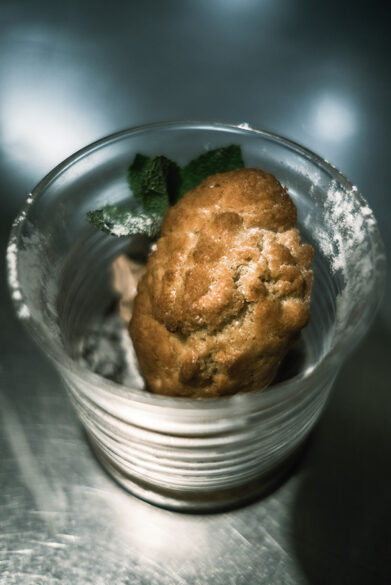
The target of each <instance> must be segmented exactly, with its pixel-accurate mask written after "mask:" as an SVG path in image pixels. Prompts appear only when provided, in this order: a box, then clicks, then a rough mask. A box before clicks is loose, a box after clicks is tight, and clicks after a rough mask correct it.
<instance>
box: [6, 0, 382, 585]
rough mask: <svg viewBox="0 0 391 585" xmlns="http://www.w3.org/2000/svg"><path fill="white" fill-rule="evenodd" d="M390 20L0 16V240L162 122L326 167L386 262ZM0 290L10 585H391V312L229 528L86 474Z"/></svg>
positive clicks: (72, 9) (29, 5)
mask: <svg viewBox="0 0 391 585" xmlns="http://www.w3.org/2000/svg"><path fill="white" fill-rule="evenodd" d="M387 17H389V11H386V9H382V8H380V4H378V3H376V2H375V3H371V4H370V3H363V2H349V1H346V0H345V1H342V2H341V1H340V2H336V1H335V0H330V2H328V3H316V2H310V1H309V0H302V1H298V0H297V1H295V0H274V1H273V0H262V1H259V2H256V1H255V0H242V1H239V0H224V1H223V0H208V1H206V0H199V1H198V2H192V1H191V0H185V1H182V2H181V1H179V0H168V1H166V2H157V1H152V0H144V2H142V3H141V2H124V1H122V2H121V1H119V0H114V2H111V3H110V5H107V4H105V3H96V2H91V1H89V0H87V1H86V2H84V3H80V4H79V3H78V2H76V1H74V0H69V1H68V2H65V3H61V4H58V3H51V2H48V1H42V2H36V1H35V0H33V1H30V2H27V0H24V1H23V0H14V1H12V2H10V1H7V0H3V1H2V2H0V81H1V97H0V140H1V143H0V168H1V181H0V192H1V198H0V207H1V213H0V222H1V233H0V242H1V250H2V254H1V255H2V258H4V253H3V251H4V249H5V245H6V241H7V236H8V231H9V227H10V223H11V221H12V219H13V217H14V215H15V214H16V212H17V210H18V208H19V206H20V205H21V203H22V202H23V200H24V198H25V197H26V195H27V193H28V191H29V190H30V189H31V187H32V186H33V185H34V184H35V183H36V182H37V181H38V180H39V179H40V178H41V177H42V176H43V175H44V174H45V173H46V172H47V171H49V170H50V169H51V168H52V167H53V166H54V165H55V164H56V163H57V162H59V161H60V160H62V159H63V158H64V157H65V156H67V155H68V154H70V153H71V152H73V151H74V150H76V149H77V148H79V147H81V146H83V145H85V144H87V143H89V142H91V141H92V140H94V139H97V138H99V137H101V136H103V135H105V134H108V133H110V132H113V131H115V130H118V129H121V128H125V127H130V126H132V125H138V124H141V123H145V122H151V121H159V120H168V119H181V118H182V119H183V118H193V119H197V118H198V119H208V120H212V119H216V120H223V121H226V120H228V121H240V122H249V123H250V124H253V125H255V126H257V127H260V128H265V129H267V130H271V131H273V132H277V133H281V134H283V135H285V136H287V137H289V138H291V139H293V140H296V141H297V142H300V143H302V144H304V145H305V146H307V147H309V148H311V149H312V150H314V151H315V152H318V153H319V154H321V155H323V156H325V157H326V158H327V159H328V160H330V161H331V162H332V163H333V164H335V165H336V166H337V167H338V168H340V169H341V170H342V171H343V172H344V173H345V174H346V175H347V176H348V177H349V178H350V179H351V180H352V181H353V182H354V183H355V184H357V186H358V187H359V189H360V190H361V191H362V192H363V194H364V195H365V196H366V197H367V199H368V201H369V203H370V205H371V207H372V208H373V209H374V211H375V214H376V215H377V217H378V219H379V223H380V227H381V229H382V231H383V235H384V239H385V242H386V247H387V248H388V249H390V240H391V236H390V231H391V230H389V225H388V224H389V220H388V213H389V212H390V199H389V193H388V191H389V184H390V178H391V177H390V164H389V161H388V141H389V140H390V138H391V132H390V130H391V116H390V110H389V103H390V84H389V56H390V45H391V42H390V35H389V34H388V18H387ZM4 269H5V267H4V260H3V259H2V260H1V281H0V323H1V327H0V349H1V353H0V424H1V426H0V584H1V585H3V584H6V585H30V584H31V585H32V584H34V585H54V584H57V583H61V584H68V583H69V584H72V585H75V584H80V585H88V584H91V585H100V584H102V585H103V584H105V585H106V584H110V585H133V584H134V585H136V584H144V583H145V584H147V583H148V584H150V585H152V584H159V585H160V584H163V585H182V584H199V585H204V584H207V583H208V584H214V585H228V584H230V583H232V584H235V585H236V584H246V585H259V584H265V585H273V584H278V585H280V584H287V585H290V584H299V585H302V584H311V585H312V584H315V585H318V584H325V585H326V584H327V585H328V584H329V583H333V585H338V584H344V585H345V584H350V583H352V584H355V585H358V584H363V585H364V584H371V585H373V584H386V583H390V582H391V499H390V491H391V471H390V457H391V430H390V429H391V427H390V424H389V420H390V418H391V393H390V389H391V383H390V381H391V377H390V368H389V359H390V346H391V344H390V340H391V308H390V304H389V302H388V301H387V299H388V298H389V296H388V295H389V293H390V290H391V289H390V280H388V289H387V293H386V296H385V300H384V302H383V305H382V308H381V311H380V313H379V315H378V317H377V320H376V322H375V324H374V326H373V328H372V330H371V332H370V333H369V335H368V336H367V337H366V339H365V341H364V342H363V343H362V344H361V346H360V347H359V349H358V350H357V351H356V352H355V354H354V355H353V356H352V357H351V358H350V359H349V361H348V362H347V363H346V365H345V366H344V367H343V369H342V371H341V373H340V375H339V377H338V379H337V382H336V385H335V388H334V391H333V393H332V397H331V399H330V401H329V403H328V406H327V408H326V411H325V413H324V415H323V416H322V419H321V421H320V423H319V424H318V426H317V427H316V430H315V431H314V433H313V434H312V436H311V439H310V441H309V443H308V444H307V446H306V449H305V450H304V452H303V454H302V457H301V459H300V461H299V463H298V465H297V466H296V468H295V469H294V471H293V473H292V474H291V476H290V477H289V479H288V480H287V481H286V482H284V483H283V484H282V485H281V486H279V487H278V488H277V489H276V490H274V491H273V492H272V493H270V494H269V495H268V496H266V497H265V498H263V499H262V500H260V501H258V502H255V503H253V504H251V505H248V506H245V507H242V508H240V509H237V510H233V511H230V512H226V513H219V514H210V515H186V514H180V513H174V512H168V511H166V510H162V509H159V508H156V507H153V506H151V505H149V504H146V503H144V502H142V501H139V500H137V499H136V498H134V497H132V496H131V495H129V494H128V493H127V492H125V491H124V490H123V489H122V488H120V487H119V486H118V485H117V484H116V483H115V482H114V481H113V480H112V479H111V478H109V477H108V476H107V475H106V473H105V472H104V471H103V469H102V468H101V467H100V465H99V463H98V462H97V461H96V459H95V458H94V456H93V454H92V452H91V450H90V447H89V445H88V442H87V440H86V437H85V436H84V434H83V431H82V429H81V427H80V424H79V422H78V421H77V419H76V416H75V414H74V411H73V409H72V407H71V405H70V402H69V400H68V398H67V396H66V394H65V391H64V389H63V387H62V385H61V383H60V380H59V378H58V376H57V374H56V373H55V372H54V370H53V368H52V366H51V365H50V364H49V363H48V362H47V361H46V359H45V358H44V357H43V356H42V354H41V353H40V352H39V349H38V348H36V347H35V346H34V345H33V343H32V342H31V341H30V339H29V338H28V337H27V335H26V333H25V332H24V331H23V329H22V327H21V326H20V324H19V323H18V322H17V320H16V318H15V317H14V315H13V311H12V308H11V303H10V301H9V299H8V292H7V290H6V285H5V272H4Z"/></svg>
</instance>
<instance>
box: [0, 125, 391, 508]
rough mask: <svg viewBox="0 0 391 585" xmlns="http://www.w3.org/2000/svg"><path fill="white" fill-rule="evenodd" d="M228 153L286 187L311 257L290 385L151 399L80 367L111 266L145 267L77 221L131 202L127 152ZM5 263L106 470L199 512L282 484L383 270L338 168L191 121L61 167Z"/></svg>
mask: <svg viewBox="0 0 391 585" xmlns="http://www.w3.org/2000/svg"><path fill="white" fill-rule="evenodd" d="M227 144H240V145H241V147H242V152H243V156H244V160H245V163H246V166H248V167H251V166H253V167H259V168H262V169H264V170H266V171H268V172H270V173H272V174H274V175H275V176H276V177H277V178H278V180H279V181H280V182H281V183H282V184H283V185H285V186H286V187H287V188H288V192H289V194H290V195H291V197H292V198H293V200H294V202H295V204H296V206H297V208H298V223H299V228H300V230H301V233H302V237H303V239H304V240H305V241H307V242H309V243H311V244H312V245H313V247H314V249H315V257H314V263H313V269H314V274H315V280H314V288H313V294H312V302H311V319H310V323H309V325H308V326H307V327H306V328H305V329H304V331H303V333H302V336H301V342H300V343H301V353H300V360H299V359H298V358H297V360H296V362H295V360H294V355H293V362H294V363H293V368H291V370H290V371H291V374H290V376H289V375H288V377H287V374H285V379H284V377H283V376H280V381H279V382H277V383H275V384H273V385H272V386H271V387H270V388H269V389H267V390H263V391H262V390H260V391H256V392H253V393H249V394H237V395H235V396H231V397H224V398H219V399H203V400H202V399H198V400H196V399H186V398H171V397H166V396H157V395H153V394H151V393H148V392H147V391H145V390H144V389H143V387H142V384H140V378H139V376H137V375H136V373H135V375H134V378H131V379H130V381H129V380H128V382H127V385H124V384H119V383H116V382H114V381H112V380H110V379H108V378H105V377H103V376H101V375H98V374H97V373H96V372H94V371H92V369H89V368H88V367H86V365H85V364H83V363H82V362H81V361H80V359H79V354H78V348H80V343H81V341H80V340H81V339H83V336H84V335H85V331H86V330H87V329H88V327H89V324H90V323H91V322H92V321H94V320H95V321H94V322H97V320H98V322H99V319H102V322H103V319H104V315H105V314H106V313H107V307H108V306H109V305H110V303H112V300H113V293H112V291H111V286H110V265H111V263H112V261H113V259H114V258H115V257H116V256H118V255H119V254H121V253H122V252H123V251H128V252H129V251H130V253H131V254H133V255H134V257H137V258H142V257H144V258H145V252H146V244H145V241H144V240H143V238H140V237H134V238H121V239H116V238H112V237H110V236H107V235H105V234H102V233H100V232H97V231H96V229H94V228H93V227H92V226H91V225H89V224H88V223H87V221H86V212H87V211H89V210H92V209H97V208H100V207H102V205H103V204H105V203H112V204H114V203H121V202H123V201H125V200H129V197H130V196H131V195H130V192H129V187H128V185H127V181H126V171H127V167H128V165H129V162H130V161H131V160H132V158H133V157H134V155H135V154H136V153H143V154H146V155H151V156H154V155H156V154H164V155H165V156H167V157H169V158H172V159H173V160H175V161H176V162H177V163H179V164H185V163H186V162H188V161H189V160H191V159H192V158H194V157H195V156H197V155H199V154H200V153H201V152H203V151H205V150H207V149H211V148H216V147H220V146H224V145H227ZM7 257H8V276H9V284H10V289H11V295H12V298H13V301H14V304H15V307H16V311H17V314H18V315H19V317H20V318H21V320H22V321H23V323H24V324H25V325H26V327H27V329H28V331H29V332H30V333H31V335H32V336H33V337H34V338H35V340H36V341H37V343H38V344H39V346H40V347H41V348H42V349H43V351H44V352H45V353H46V354H47V355H48V356H50V358H51V359H52V360H53V361H54V363H55V365H56V367H57V368H58V370H59V372H60V374H61V376H62V378H63V380H64V382H65V386H66V388H67V390H68V393H69V396H70V398H71V400H72V402H73V404H74V406H75V408H76V411H77V413H78V416H79V418H80V420H81V422H82V424H83V425H84V427H85V429H86V431H87V433H88V436H89V438H90V440H91V443H92V445H93V447H94V450H95V452H96V454H97V456H98V457H99V459H100V460H101V462H102V463H103V465H104V466H105V467H106V468H107V469H108V470H109V472H110V473H111V474H112V475H113V476H114V477H115V478H116V479H117V480H118V481H119V482H120V483H121V484H123V485H124V486H125V487H126V488H128V489H129V491H131V492H132V493H133V494H135V495H136V496H139V497H141V498H144V499H145V500H148V501H149V502H152V503H155V504H158V505H161V506H165V507H169V508H173V509H180V510H195V511H198V510H215V509H220V508H223V507H228V506H231V505H236V504H238V503H241V502H244V501H247V500H248V499H250V498H253V497H255V496H257V495H259V494H261V493H262V492H264V491H265V490H267V489H269V488H270V487H271V486H272V485H273V484H274V483H275V482H276V481H277V480H279V479H280V478H281V476H282V475H283V474H284V473H286V471H287V469H288V468H289V465H290V463H291V462H292V460H293V459H294V456H295V454H296V453H297V452H298V448H299V447H300V446H301V445H302V444H303V442H304V440H305V438H306V437H307V436H308V434H309V432H310V430H311V428H312V427H313V425H314V424H315V422H316V420H317V419H318V417H319V415H320V413H321V411H322V408H323V407H324V404H325V402H326V400H327V397H328V395H329V391H330V388H331V386H332V383H333V381H334V379H335V376H336V375H337V373H338V369H339V367H340V366H341V364H342V362H343V361H344V359H345V358H346V356H347V354H348V353H349V352H350V351H351V350H352V349H353V347H354V346H355V345H356V344H357V342H358V341H359V340H360V338H361V337H362V335H363V334H364V333H365V331H366V330H367V329H368V327H369V325H370V322H371V321H372V319H373V317H374V314H375V311H376V309H377V307H378V304H379V301H380V299H381V295H382V291H383V286H384V271H385V268H384V266H385V260H384V251H383V246H382V242H381V237H380V235H379V232H378V228H377V224H376V221H375V219H374V217H373V214H372V212H371V210H370V209H369V207H368V205H367V203H366V201H365V200H364V199H363V198H362V197H361V195H360V194H359V193H358V191H357V189H356V188H355V187H353V186H352V185H351V184H350V183H349V182H348V181H347V180H346V178H345V177H344V176H343V175H341V174H340V173H339V172H338V171H337V170H336V169H335V168H334V167H332V166H331V165H330V164H328V163H327V162H326V161H324V160H322V159H321V158H319V157H318V156H316V155H315V154H313V153H311V152H309V151H308V150H306V149H304V148H302V147H301V146H298V145H297V144H294V143H292V142H290V141H288V140H286V139H284V138H281V137H279V136H275V135H273V134H270V133H267V132H263V131H260V130H256V129H253V128H250V127H249V126H248V125H247V124H240V125H229V124H220V123H200V122H178V123H177V122H175V123H162V124H153V125H149V126H143V127H139V128H134V129H130V130H125V131H123V132H119V133H117V134H114V135H112V136H109V137H107V138H104V139H102V140H100V141H98V142H96V143H94V144H92V145H90V146H88V147H86V148H84V149H83V150H81V151H79V152H77V153H76V154H74V155H73V156H71V157H70V158H68V159H67V160H66V161H64V162H63V163H61V164H60V165H59V166H58V167H56V168H55V169H54V170H53V171H52V172H51V173H49V175H47V176H46V177H45V178H44V179H43V180H42V181H41V182H40V183H39V184H38V185H37V187H36V188H35V189H34V190H33V192H32V194H31V195H30V196H29V198H28V199H27V202H26V204H25V206H24V208H23V209H22V211H21V212H20V214H19V216H18V217H17V218H16V220H15V222H14V226H13V229H12V233H11V238H10V242H9V246H8V251H7ZM113 351H114V352H115V348H114V349H113ZM298 355H299V354H297V356H298ZM287 371H288V372H289V368H288V370H287ZM281 380H283V381H281Z"/></svg>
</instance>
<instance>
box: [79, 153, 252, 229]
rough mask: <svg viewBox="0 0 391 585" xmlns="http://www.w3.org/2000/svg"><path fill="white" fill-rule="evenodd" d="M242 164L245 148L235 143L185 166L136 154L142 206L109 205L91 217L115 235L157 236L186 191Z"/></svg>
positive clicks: (133, 175)
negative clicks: (181, 166) (163, 220)
mask: <svg viewBox="0 0 391 585" xmlns="http://www.w3.org/2000/svg"><path fill="white" fill-rule="evenodd" d="M242 167H244V162H243V158H242V153H241V149H240V146H238V145H235V144H231V145H229V146H223V147H221V148H216V149H214V150H209V151H207V152H204V153H203V154H201V155H200V156H199V157H197V158H195V159H194V160H192V161H190V162H189V163H188V164H187V165H186V166H185V167H183V168H182V169H180V168H179V166H178V165H177V164H176V163H175V162H173V161H172V160H170V159H168V158H167V157H165V156H161V155H159V156H155V157H154V158H151V157H148V156H145V155H144V154H136V156H135V157H134V159H133V161H132V163H131V164H130V166H129V168H128V182H129V186H130V188H131V189H132V191H133V195H134V197H135V199H136V201H137V202H138V204H139V207H138V208H137V209H135V208H133V207H129V206H121V207H118V206H116V205H106V206H105V207H103V209H97V210H96V211H90V212H88V213H87V219H88V221H89V222H90V223H92V224H93V225H95V226H96V227H97V228H99V229H100V230H102V231H105V232H107V233H110V234H112V235H113V236H130V235H132V234H145V235H147V236H149V237H155V236H156V235H157V234H158V233H159V231H160V227H161V224H162V219H163V216H164V214H165V213H166V211H167V209H168V208H169V207H170V205H174V204H175V203H176V202H177V200H178V199H180V197H182V195H183V194H184V193H186V191H188V190H189V189H194V188H195V187H197V186H198V185H199V184H200V183H201V182H202V181H203V180H204V179H206V178H207V177H209V176H210V175H215V174H216V173H225V172H227V171H232V170H235V169H239V168H242Z"/></svg>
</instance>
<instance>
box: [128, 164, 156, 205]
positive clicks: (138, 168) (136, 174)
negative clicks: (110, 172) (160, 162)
mask: <svg viewBox="0 0 391 585" xmlns="http://www.w3.org/2000/svg"><path fill="white" fill-rule="evenodd" d="M150 162H151V159H150V158H149V156H145V155H144V154H136V156H135V157H134V159H133V162H132V163H131V165H130V166H129V168H128V183H129V186H130V188H131V190H132V191H133V195H134V197H135V199H136V201H138V202H139V203H140V204H141V205H142V204H143V202H144V200H143V188H142V181H143V177H144V173H145V168H146V166H147V165H148V163H150Z"/></svg>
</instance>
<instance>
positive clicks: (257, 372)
mask: <svg viewBox="0 0 391 585" xmlns="http://www.w3.org/2000/svg"><path fill="white" fill-rule="evenodd" d="M295 224H296V208H295V205H294V204H293V202H292V201H291V199H290V197H289V196H288V194H287V193H286V190H285V189H283V188H282V187H281V185H280V183H279V182H278V181H277V180H276V179H275V178H274V177H273V176H272V175H270V174H268V173H265V172H264V171H261V170H258V169H240V170H237V171H231V172H228V173H222V174H218V175H214V176H212V177H209V178H207V179H206V180H205V181H203V183H202V184H201V185H199V186H198V187H197V188H196V189H193V190H191V191H189V192H188V193H186V195H185V196H184V197H183V198H182V199H181V200H180V201H179V202H178V203H177V204H176V205H175V206H173V207H172V208H170V210H169V211H168V212H167V214H166V216H165V218H164V222H163V227H162V235H161V237H160V239H159V240H158V242H157V246H156V250H155V251H154V252H153V253H152V254H151V255H150V257H149V259H148V264H147V271H146V273H145V275H144V277H143V278H142V280H141V282H140V284H139V289H138V294H137V297H136V299H135V302H134V311H133V317H132V321H131V323H130V327H129V330H130V335H131V337H132V340H133V344H134V347H135V351H136V354H137V357H138V360H139V364H140V369H141V371H142V373H143V375H144V377H145V379H146V382H147V385H148V388H149V389H150V390H151V391H153V392H157V393H160V394H169V395H180V396H193V397H212V396H220V395H224V394H232V393H235V392H238V391H240V390H241V391H248V390H255V389H258V388H264V387H266V386H267V385H269V384H270V383H271V381H272V380H273V378H274V376H275V374H276V372H277V369H278V366H279V364H280V362H281V360H282V359H283V357H284V356H285V354H286V352H287V350H288V349H289V347H290V345H291V344H292V343H293V342H294V340H295V339H296V338H297V335H298V333H299V331H300V329H301V328H302V327H304V326H305V324H306V323H307V321H308V318H309V303H310V292H311V285H312V271H311V270H310V269H309V267H310V264H311V260H312V253H313V250H312V247H311V246H309V245H302V244H301V242H300V236H299V232H298V230H297V229H296V228H295V227H294V226H295Z"/></svg>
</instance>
